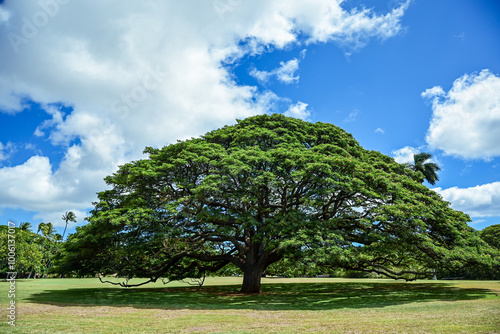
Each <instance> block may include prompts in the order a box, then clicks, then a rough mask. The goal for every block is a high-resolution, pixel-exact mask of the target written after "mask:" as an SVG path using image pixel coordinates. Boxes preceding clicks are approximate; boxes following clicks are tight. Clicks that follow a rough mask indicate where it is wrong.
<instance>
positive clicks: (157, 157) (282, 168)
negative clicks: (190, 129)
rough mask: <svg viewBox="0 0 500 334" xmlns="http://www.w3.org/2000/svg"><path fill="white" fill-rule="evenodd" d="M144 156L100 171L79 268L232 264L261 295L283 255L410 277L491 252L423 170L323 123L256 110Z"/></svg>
mask: <svg viewBox="0 0 500 334" xmlns="http://www.w3.org/2000/svg"><path fill="white" fill-rule="evenodd" d="M145 153H147V154H148V155H149V157H148V158H147V159H143V160H138V161H134V162H131V163H128V164H126V165H123V166H121V167H120V168H119V170H118V171H117V172H116V173H115V174H113V175H112V176H109V177H107V178H106V179H105V180H106V182H107V184H108V185H109V186H110V190H106V191H103V192H101V193H99V201H98V202H97V203H95V209H94V210H93V211H92V212H91V217H90V218H89V219H88V221H89V224H87V225H85V226H83V227H81V228H79V229H78V232H77V233H76V234H73V235H71V236H70V237H69V242H68V245H67V252H68V256H67V261H68V263H69V264H72V265H73V266H77V267H78V268H79V269H80V271H81V273H102V274H106V273H115V274H118V275H120V276H124V277H127V278H131V277H145V278H147V280H145V282H144V283H147V282H154V281H157V280H158V279H165V278H167V279H169V280H173V279H182V278H185V277H200V276H201V275H203V274H204V273H205V272H207V271H217V270H219V269H221V268H223V267H225V266H226V265H229V264H232V265H233V266H236V267H238V268H239V269H241V271H242V272H243V274H244V278H243V286H242V289H241V291H242V292H243V293H258V292H260V281H261V276H262V275H263V274H264V273H265V270H266V268H267V267H268V266H269V265H271V264H273V263H276V262H278V261H281V260H283V259H285V258H286V259H287V261H289V262H290V263H293V261H300V260H301V259H306V258H307V259H309V260H313V261H314V262H315V264H316V265H318V266H325V267H329V268H346V269H351V270H360V271H365V272H375V273H379V274H383V275H386V276H388V277H392V278H396V279H397V278H404V279H407V280H413V279H417V278H422V277H427V276H430V275H431V269H434V268H449V267H453V266H462V265H467V264H469V265H470V264H473V263H481V264H482V265H486V266H490V265H492V264H493V263H494V261H495V260H494V256H495V253H494V252H495V251H494V250H493V249H492V248H489V246H488V245H487V244H486V243H485V242H484V241H482V240H481V238H480V237H479V235H478V233H476V232H475V231H474V230H473V229H472V228H470V227H469V226H468V225H467V221H469V220H470V219H469V217H468V216H467V215H465V214H464V213H462V212H458V211H455V210H452V209H451V208H450V207H449V203H447V202H445V201H443V200H442V199H441V197H440V195H438V194H437V193H436V192H434V191H432V190H430V189H428V188H427V187H425V186H423V185H422V184H421V174H420V173H415V172H413V171H412V170H409V169H408V168H405V166H404V165H402V164H398V163H396V162H395V161H394V160H393V159H392V158H390V157H388V156H385V155H383V154H381V153H379V152H375V151H368V150H365V149H363V148H362V147H361V146H360V145H359V144H358V142H356V140H354V138H353V137H352V136H351V135H350V134H348V133H346V132H345V131H343V130H342V129H340V128H338V127H336V126H334V125H332V124H327V123H315V124H312V123H308V122H304V121H301V120H298V119H294V118H289V117H285V116H283V115H277V114H275V115H262V116H255V117H251V118H247V119H244V120H241V121H238V122H237V124H236V125H233V126H225V127H223V128H221V129H218V130H215V131H212V132H209V133H207V134H205V135H204V136H202V137H200V138H195V139H190V140H186V141H179V142H177V143H175V144H172V145H168V146H165V147H163V148H161V149H156V148H146V150H145ZM68 263H67V264H68ZM141 284H142V283H141ZM123 285H124V286H127V284H126V283H124V284H123Z"/></svg>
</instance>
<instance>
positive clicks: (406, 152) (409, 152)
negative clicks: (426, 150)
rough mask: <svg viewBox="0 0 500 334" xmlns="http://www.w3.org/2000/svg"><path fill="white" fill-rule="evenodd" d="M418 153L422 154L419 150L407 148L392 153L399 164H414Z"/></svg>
mask: <svg viewBox="0 0 500 334" xmlns="http://www.w3.org/2000/svg"><path fill="white" fill-rule="evenodd" d="M418 153H420V151H419V149H418V148H415V147H411V146H405V147H403V148H400V149H399V150H394V151H392V156H393V158H394V160H396V162H397V163H400V164H404V163H407V162H414V159H413V156H414V155H415V154H418Z"/></svg>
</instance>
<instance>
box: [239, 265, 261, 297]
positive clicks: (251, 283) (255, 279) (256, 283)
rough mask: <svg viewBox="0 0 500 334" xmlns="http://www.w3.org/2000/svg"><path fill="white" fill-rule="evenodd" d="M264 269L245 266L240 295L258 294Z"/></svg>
mask: <svg viewBox="0 0 500 334" xmlns="http://www.w3.org/2000/svg"><path fill="white" fill-rule="evenodd" d="M263 273H264V268H262V266H250V265H247V267H246V268H245V270H244V272H243V285H242V286H241V290H240V292H241V293H260V281H261V279H262V274H263Z"/></svg>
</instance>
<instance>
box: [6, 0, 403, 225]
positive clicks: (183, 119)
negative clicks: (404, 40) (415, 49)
mask: <svg viewBox="0 0 500 334" xmlns="http://www.w3.org/2000/svg"><path fill="white" fill-rule="evenodd" d="M222 2H223V3H224V4H227V6H222V7H221V6H220V2H213V1H202V0H196V1H194V0H193V1H173V0H170V1H160V0H143V1H132V0H107V1H68V0H46V1H38V0H26V1H6V2H4V3H3V4H2V6H1V7H0V9H1V12H0V35H2V36H5V37H6V38H2V39H0V53H1V54H0V55H1V59H2V61H1V62H0V112H4V113H8V114H10V115H12V116H11V117H16V114H17V113H19V112H21V111H23V110H24V109H26V107H27V101H30V100H31V101H34V102H35V103H38V104H39V105H41V106H42V108H44V109H45V110H46V111H47V113H48V114H49V115H50V120H49V121H46V122H44V123H42V124H39V126H38V128H37V130H36V131H35V135H36V136H39V138H42V137H45V139H48V140H49V141H50V143H52V144H53V145H56V146H58V149H59V151H62V152H63V155H64V156H63V158H62V161H61V162H60V163H58V164H54V162H52V161H50V159H49V157H47V156H43V155H38V156H33V157H31V158H30V159H28V160H27V161H25V162H24V163H20V164H19V165H17V166H11V167H2V168H0V184H2V187H1V188H0V203H1V204H0V209H1V207H13V208H21V209H24V210H28V211H34V212H37V213H38V214H37V215H38V217H42V218H43V217H48V219H50V218H51V217H56V216H58V215H59V214H60V213H61V212H63V213H64V211H67V210H75V211H76V210H80V211H78V212H84V211H85V209H86V208H88V207H90V206H91V202H92V201H93V200H95V193H96V192H97V191H100V190H102V189H103V188H104V182H103V181H102V178H103V177H104V176H106V175H109V174H110V173H112V172H113V171H115V170H116V168H117V165H119V164H123V163H124V162H127V161H130V160H133V159H138V158H141V157H142V153H141V152H142V150H143V149H144V147H145V146H163V145H166V144H168V143H170V142H174V141H175V140H176V139H186V138H190V137H192V136H198V135H200V134H203V133H204V132H206V131H208V130H211V129H214V128H217V127H220V126H222V125H224V124H231V123H234V121H235V119H237V118H238V119H241V118H245V117H247V116H251V115H256V114H262V113H265V112H268V111H269V108H270V106H272V105H276V104H277V103H278V102H279V101H280V100H281V101H283V99H281V98H280V97H278V96H276V95H275V94H274V93H272V92H264V93H261V92H259V91H258V90H257V88H256V87H252V86H245V85H239V84H237V83H236V82H235V81H234V77H233V74H232V73H231V66H226V65H227V64H229V65H230V64H234V63H236V62H237V61H238V60H239V59H241V58H242V57H244V56H246V55H255V54H257V53H261V52H272V50H276V49H281V48H285V47H288V46H293V45H295V46H298V45H300V44H301V43H306V44H307V43H309V44H311V43H317V42H328V41H333V42H335V43H337V44H338V45H340V46H342V47H343V48H344V49H345V50H347V51H348V50H359V48H360V47H361V46H363V45H364V44H366V42H367V41H368V40H369V39H370V38H380V39H385V38H388V37H391V36H393V35H395V34H397V33H398V32H399V31H400V30H401V29H402V28H401V24H400V19H401V17H402V15H403V13H404V11H405V10H406V8H407V6H408V3H409V1H407V2H405V3H403V4H402V5H401V6H400V7H398V8H396V9H394V10H392V11H390V12H388V13H387V14H385V15H378V14H375V13H373V12H372V11H370V10H368V9H363V10H358V11H353V12H351V11H349V12H346V11H345V10H344V9H343V8H342V6H341V5H342V1H341V0H336V1H331V0H311V1H307V2H305V1H299V0H291V1H286V2H285V1H279V0H272V1H271V0H266V1H264V0H259V1H252V2H250V1H241V2H234V1H229V2H227V3H226V2H224V1H222ZM6 13H8V14H6ZM304 54H305V52H303V53H302V54H301V56H302V57H303V56H304ZM298 64H299V60H294V59H292V60H290V61H287V62H283V63H282V64H281V66H280V67H279V68H278V70H277V72H276V76H277V78H278V79H279V80H281V81H282V82H285V83H293V82H296V81H297V80H298V79H299V76H298V75H297V74H296V71H297V69H298ZM273 94H274V95H273ZM277 101H278V102H277ZM61 106H64V107H65V109H64V110H65V112H64V113H63V112H62V111H61V109H59V108H60V107H61ZM286 108H288V109H286ZM66 110H69V111H66ZM283 111H286V113H288V114H289V115H292V116H294V117H299V118H306V117H308V115H309V111H308V110H307V104H306V103H304V102H298V103H296V104H292V103H288V104H287V106H286V107H285V109H282V110H281V112H283ZM24 112H29V110H28V111H24ZM14 144H17V143H14ZM20 144H23V145H24V144H26V143H20ZM3 151H4V152H6V151H5V148H3ZM3 154H4V156H5V154H6V153H3Z"/></svg>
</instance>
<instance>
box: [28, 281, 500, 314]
mask: <svg viewBox="0 0 500 334" xmlns="http://www.w3.org/2000/svg"><path fill="white" fill-rule="evenodd" d="M238 289H239V287H238V286H234V285H228V286H205V287H196V288H193V287H180V288H152V289H148V288H135V289H132V288H131V289H124V288H109V287H107V288H102V289H101V288H87V289H68V290H47V291H44V292H41V293H36V294H33V295H32V296H31V297H29V298H28V301H30V302H33V303H42V304H53V305H77V306H83V307H84V306H129V307H136V308H158V309H183V308H187V309H212V310H213V309H256V310H332V309H342V308H352V309H359V308H378V307H385V306H390V305H402V304H407V303H412V302H431V301H460V300H473V299H482V298H486V297H488V296H489V295H494V293H493V292H492V291H490V290H487V289H462V288H457V287H453V286H451V285H447V284H442V283H441V284H433V283H423V284H419V283H407V284H402V283H394V284H392V283H371V282H366V283H364V282H363V283H357V282H356V283H343V282H342V283H336V282H335V283H288V284H263V285H262V294H259V295H243V294H240V293H238Z"/></svg>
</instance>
